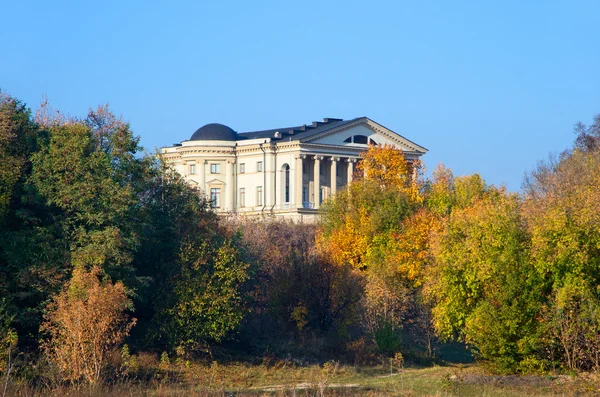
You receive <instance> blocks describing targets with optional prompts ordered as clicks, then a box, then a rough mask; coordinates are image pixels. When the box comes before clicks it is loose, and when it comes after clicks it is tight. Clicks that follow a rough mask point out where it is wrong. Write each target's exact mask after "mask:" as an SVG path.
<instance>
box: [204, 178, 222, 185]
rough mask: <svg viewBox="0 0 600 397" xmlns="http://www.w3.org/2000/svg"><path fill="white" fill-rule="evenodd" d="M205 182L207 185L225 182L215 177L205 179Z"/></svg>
mask: <svg viewBox="0 0 600 397" xmlns="http://www.w3.org/2000/svg"><path fill="white" fill-rule="evenodd" d="M206 183H207V184H208V185H225V182H223V181H222V180H220V179H217V178H214V179H211V180H210V181H206Z"/></svg>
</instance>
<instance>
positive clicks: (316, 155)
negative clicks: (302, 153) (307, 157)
mask: <svg viewBox="0 0 600 397" xmlns="http://www.w3.org/2000/svg"><path fill="white" fill-rule="evenodd" d="M324 159H325V156H323V155H320V154H315V160H316V161H321V160H324Z"/></svg>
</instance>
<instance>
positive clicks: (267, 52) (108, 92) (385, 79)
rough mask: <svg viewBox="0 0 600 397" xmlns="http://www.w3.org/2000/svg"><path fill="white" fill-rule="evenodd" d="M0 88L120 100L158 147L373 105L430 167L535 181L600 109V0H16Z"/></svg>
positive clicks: (77, 103)
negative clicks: (542, 164) (422, 151)
mask: <svg viewBox="0 0 600 397" xmlns="http://www.w3.org/2000/svg"><path fill="white" fill-rule="evenodd" d="M0 14H1V15H2V16H1V19H0V20H1V23H0V27H1V30H2V33H3V34H2V36H3V39H2V41H1V42H0V54H1V55H0V57H1V61H0V89H2V90H3V91H5V92H7V93H9V94H11V95H13V96H15V97H17V98H19V99H21V100H23V101H25V102H26V103H27V104H28V105H29V106H31V107H32V108H34V109H35V108H37V106H38V104H39V102H40V100H41V98H42V95H44V94H46V95H48V98H49V100H50V102H51V104H52V105H53V107H55V108H59V109H60V110H61V111H63V112H66V113H69V114H71V115H73V116H84V115H85V114H86V112H87V110H88V108H89V107H95V106H96V105H98V104H102V103H109V104H110V105H111V108H112V109H113V111H114V112H116V113H119V114H122V115H123V117H124V118H125V119H126V120H128V121H129V122H130V123H131V125H132V128H133V129H134V131H135V133H136V134H138V135H140V136H141V140H142V144H143V145H144V147H146V148H148V149H153V148H154V147H160V146H164V145H170V144H171V143H172V142H178V141H181V140H184V139H187V138H189V136H190V135H191V134H192V133H193V132H194V130H196V129H197V128H198V127H200V126H202V125H204V124H207V123H210V122H219V123H223V124H227V125H229V126H230V127H232V128H233V129H235V130H238V131H247V130H253V129H266V128H277V127H281V126H288V125H298V124H304V123H309V122H311V121H313V120H320V119H321V118H323V117H342V118H353V117H357V116H368V117H370V118H371V119H373V120H375V121H377V122H379V123H381V124H383V125H385V126H387V127H389V128H391V129H392V130H394V131H396V132H398V133H400V134H402V135H404V136H406V137H407V138H409V139H411V140H414V141H415V142H417V143H419V144H421V145H423V146H425V147H427V148H428V149H429V150H430V152H429V153H428V154H427V155H426V156H425V157H424V161H425V163H426V166H427V168H428V170H429V171H431V170H432V169H433V168H434V167H435V166H436V164H438V163H440V162H441V163H444V164H445V165H446V166H448V167H450V168H451V169H452V170H453V171H454V172H455V174H457V175H464V174H470V173H474V172H478V173H480V174H481V175H482V176H483V177H484V178H485V179H486V180H487V181H488V182H489V183H494V184H501V183H505V184H506V186H507V187H508V188H509V189H510V190H515V191H516V190H519V189H520V186H521V181H522V177H523V175H524V173H525V172H526V171H528V170H531V169H532V168H533V167H534V166H535V164H536V163H537V161H538V160H541V159H544V158H546V157H547V155H548V153H550V152H559V151H562V150H563V149H565V148H566V147H568V146H569V145H570V144H571V142H572V140H573V138H574V136H573V134H572V129H573V125H574V124H575V123H576V122H577V121H583V122H586V123H589V122H591V120H592V118H593V116H594V115H595V114H597V113H600V89H599V88H600V51H599V49H600V31H598V26H600V2H598V1H597V0H594V1H592V0H590V1H576V0H573V1H566V0H565V1H553V0H547V1H534V0H532V1H517V0H505V1H410V2H409V1H360V2H358V1H348V0H346V1H335V2H333V1H330V2H328V1H324V0H322V1H305V0H303V1H294V2H289V1H270V2H264V1H257V0H256V1H254V0H253V1H204V2H202V1H189V2H178V1H169V2H166V1H165V2H153V1H124V0H122V1H103V2H87V1H61V0H55V1H5V2H3V4H2V7H1V8H0Z"/></svg>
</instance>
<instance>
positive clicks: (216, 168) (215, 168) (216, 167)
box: [210, 164, 221, 174]
mask: <svg viewBox="0 0 600 397" xmlns="http://www.w3.org/2000/svg"><path fill="white" fill-rule="evenodd" d="M210 173H211V174H220V173H221V164H211V165H210Z"/></svg>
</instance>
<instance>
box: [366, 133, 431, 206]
mask: <svg viewBox="0 0 600 397" xmlns="http://www.w3.org/2000/svg"><path fill="white" fill-rule="evenodd" d="M362 155H363V159H362V160H361V162H360V163H359V164H358V167H357V175H358V177H359V178H362V179H364V180H365V181H372V182H375V183H377V184H378V185H379V186H380V187H382V188H397V189H400V190H402V191H404V192H405V193H407V195H408V197H410V198H411V199H412V201H416V202H421V201H422V198H421V196H420V194H419V186H418V183H417V182H418V181H417V175H418V171H419V169H420V167H421V164H420V162H419V161H418V160H417V161H415V162H413V163H409V162H408V161H407V160H406V157H405V156H404V152H402V150H399V149H397V148H396V147H395V146H393V145H384V146H381V145H379V146H370V147H369V149H367V151H366V152H364V153H363V154H362Z"/></svg>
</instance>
